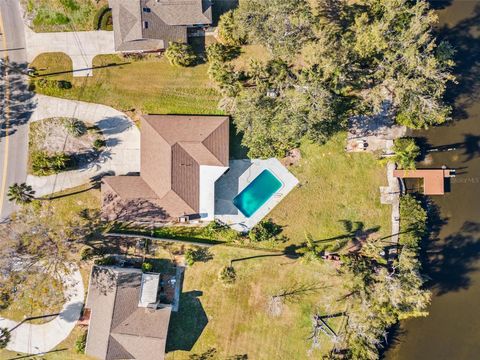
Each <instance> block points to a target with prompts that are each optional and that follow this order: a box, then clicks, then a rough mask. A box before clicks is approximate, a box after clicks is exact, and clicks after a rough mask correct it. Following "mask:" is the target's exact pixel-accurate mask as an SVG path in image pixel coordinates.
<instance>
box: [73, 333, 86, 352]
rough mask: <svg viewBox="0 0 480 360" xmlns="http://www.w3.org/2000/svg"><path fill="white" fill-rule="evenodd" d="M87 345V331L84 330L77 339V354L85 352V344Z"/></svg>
mask: <svg viewBox="0 0 480 360" xmlns="http://www.w3.org/2000/svg"><path fill="white" fill-rule="evenodd" d="M86 345H87V332H86V331H84V332H82V333H81V334H80V335H79V336H78V337H77V340H75V352H76V353H77V354H85V346H86Z"/></svg>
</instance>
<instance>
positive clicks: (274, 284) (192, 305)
mask: <svg viewBox="0 0 480 360" xmlns="http://www.w3.org/2000/svg"><path fill="white" fill-rule="evenodd" d="M211 253H212V255H213V260H210V261H208V262H205V263H195V264H194V265H193V266H192V267H189V268H187V270H186V273H185V280H184V283H183V291H182V296H181V299H180V310H179V312H178V313H176V314H172V318H171V321H170V330H169V335H168V336H169V338H168V345H167V348H168V349H169V350H172V352H170V353H169V354H168V355H167V358H168V359H175V360H177V359H188V358H189V356H190V355H191V354H200V353H203V352H205V351H206V350H208V349H209V348H211V347H213V348H216V349H217V354H218V358H219V359H225V358H227V357H228V356H234V355H241V354H247V355H248V358H249V359H307V358H309V356H308V351H309V349H310V345H311V343H310V342H309V341H308V340H307V338H308V337H309V336H310V332H311V318H310V317H311V315H312V314H313V313H315V312H319V313H321V314H322V315H323V314H326V313H331V314H333V313H335V312H342V311H344V310H345V309H344V308H343V306H344V304H343V303H342V302H337V301H335V299H336V298H337V297H340V296H341V295H343V289H342V287H341V286H339V284H340V283H339V281H340V280H341V279H340V277H339V276H338V275H337V273H336V270H335V269H334V268H333V267H331V266H330V265H329V264H325V263H310V264H308V265H306V264H304V263H303V262H302V261H300V260H296V261H294V260H291V259H288V258H286V257H283V256H269V257H268V256H267V257H263V258H256V259H249V260H243V261H237V262H234V267H235V270H236V274H237V280H236V282H235V284H234V285H233V286H230V287H224V286H223V285H222V284H221V283H220V282H219V280H218V273H219V271H220V269H221V268H222V267H223V266H225V265H227V264H228V263H229V261H230V260H231V259H239V258H245V257H249V256H258V255H259V254H260V255H261V254H262V253H261V252H259V251H252V250H245V249H232V248H228V247H224V246H221V245H220V246H215V247H214V248H212V249H211ZM266 254H268V253H266ZM168 256H169V255H168V253H166V252H165V254H164V257H165V258H168ZM300 285H309V286H312V287H315V290H313V291H312V292H311V293H308V294H303V295H299V297H298V298H297V299H295V300H293V299H292V301H287V302H286V303H285V305H284V308H283V312H282V314H281V315H280V316H278V317H272V316H271V315H270V314H269V313H268V311H267V309H268V301H269V297H270V296H271V295H274V294H278V293H280V292H281V291H282V290H285V289H293V288H298V286H300ZM341 321H342V318H341V317H340V318H335V319H333V320H330V321H329V325H330V326H332V327H333V328H334V330H336V331H339V330H340V323H341ZM320 341H321V348H320V350H315V351H313V353H312V357H311V358H320V355H321V354H322V352H323V353H325V352H327V351H329V350H330V349H331V347H332V343H331V341H330V339H329V338H327V337H326V336H321V337H320Z"/></svg>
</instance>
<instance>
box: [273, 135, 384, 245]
mask: <svg viewBox="0 0 480 360" xmlns="http://www.w3.org/2000/svg"><path fill="white" fill-rule="evenodd" d="M345 136H346V135H345V134H344V133H340V134H338V135H336V136H334V137H333V138H332V139H331V140H329V141H328V142H327V143H326V144H325V145H318V144H312V143H310V142H307V141H305V142H303V143H302V145H301V147H300V150H301V153H302V159H301V160H300V162H299V163H298V164H296V165H294V166H292V167H290V169H289V170H290V171H291V172H292V173H293V174H294V175H295V176H296V177H297V178H298V180H299V181H300V186H299V187H297V188H295V189H294V190H293V191H292V192H291V193H290V194H289V195H288V196H287V197H286V198H285V199H284V200H283V201H282V202H281V203H280V204H279V205H277V207H275V209H273V211H272V212H271V213H270V215H269V217H271V218H272V219H273V221H275V222H276V223H278V224H280V225H283V226H284V232H283V234H284V235H286V236H287V237H288V238H289V239H290V241H291V242H292V243H298V242H302V241H304V240H305V232H308V233H310V234H312V236H313V238H314V239H315V240H322V239H328V238H331V237H335V236H339V235H342V234H345V228H344V225H343V223H342V220H348V221H352V222H355V221H358V222H362V223H363V226H364V229H370V228H373V227H376V226H380V229H379V232H378V236H386V235H389V234H390V230H391V225H390V211H391V208H390V206H389V205H382V204H381V203H380V191H379V186H383V185H386V181H387V180H386V170H385V167H384V166H382V165H381V164H380V163H379V162H378V160H377V159H376V158H375V157H374V156H373V155H372V154H368V153H347V152H345V151H344V146H345Z"/></svg>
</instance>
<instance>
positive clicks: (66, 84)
mask: <svg viewBox="0 0 480 360" xmlns="http://www.w3.org/2000/svg"><path fill="white" fill-rule="evenodd" d="M35 86H37V87H38V88H40V89H62V90H69V89H71V88H72V83H71V82H70V81H67V80H48V79H45V78H41V79H39V80H37V81H36V82H35Z"/></svg>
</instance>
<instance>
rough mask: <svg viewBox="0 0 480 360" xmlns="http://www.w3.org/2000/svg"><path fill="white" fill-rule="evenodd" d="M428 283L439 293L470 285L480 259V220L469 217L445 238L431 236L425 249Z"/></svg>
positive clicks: (463, 288) (457, 289)
mask: <svg viewBox="0 0 480 360" xmlns="http://www.w3.org/2000/svg"><path fill="white" fill-rule="evenodd" d="M426 256H427V262H426V266H425V268H426V272H427V274H428V275H429V277H430V281H429V283H428V285H429V286H430V287H431V288H432V289H434V290H435V291H436V293H437V294H438V295H444V294H446V293H448V292H452V291H459V290H465V289H468V288H469V287H470V285H471V283H472V279H471V277H470V273H472V272H474V271H476V270H477V269H478V263H477V262H478V260H479V259H480V223H479V222H472V221H466V222H464V224H463V225H462V227H461V228H460V230H459V231H457V232H456V233H454V234H451V235H448V236H447V237H446V238H445V239H443V240H440V239H438V238H437V239H431V240H429V246H428V248H427V251H426Z"/></svg>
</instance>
